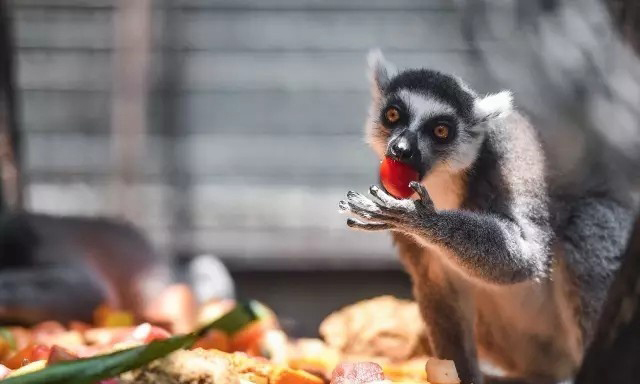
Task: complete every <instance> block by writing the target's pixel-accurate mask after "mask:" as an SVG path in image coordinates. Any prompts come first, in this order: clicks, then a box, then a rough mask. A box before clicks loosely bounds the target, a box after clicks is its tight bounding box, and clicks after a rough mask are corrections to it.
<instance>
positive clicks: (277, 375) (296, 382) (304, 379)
mask: <svg viewBox="0 0 640 384" xmlns="http://www.w3.org/2000/svg"><path fill="white" fill-rule="evenodd" d="M271 377H272V381H271V383H272V384H323V381H322V379H321V378H319V377H317V376H314V375H312V374H310V373H307V372H305V371H300V370H293V369H290V368H282V369H277V370H276V371H275V372H274V373H272V374H271Z"/></svg>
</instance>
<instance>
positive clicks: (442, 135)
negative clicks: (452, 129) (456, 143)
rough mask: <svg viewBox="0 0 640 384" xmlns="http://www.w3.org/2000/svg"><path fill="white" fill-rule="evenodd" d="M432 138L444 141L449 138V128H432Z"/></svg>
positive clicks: (440, 126) (444, 126) (441, 126)
mask: <svg viewBox="0 0 640 384" xmlns="http://www.w3.org/2000/svg"><path fill="white" fill-rule="evenodd" d="M433 136H435V137H436V138H438V139H440V140H446V139H447V138H448V137H449V127H447V126H446V125H442V124H440V125H436V127H435V128H433Z"/></svg>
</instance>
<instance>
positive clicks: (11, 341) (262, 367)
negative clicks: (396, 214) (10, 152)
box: [0, 296, 459, 384]
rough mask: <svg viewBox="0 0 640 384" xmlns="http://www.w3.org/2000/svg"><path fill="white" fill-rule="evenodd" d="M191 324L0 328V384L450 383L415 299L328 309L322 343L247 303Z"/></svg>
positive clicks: (116, 321)
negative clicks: (429, 351) (298, 335)
mask: <svg viewBox="0 0 640 384" xmlns="http://www.w3.org/2000/svg"><path fill="white" fill-rule="evenodd" d="M198 322H199V324H198V327H197V328H198V329H197V330H195V331H193V332H191V333H187V334H172V333H170V332H169V331H168V330H166V329H164V328H162V327H160V326H157V325H152V324H149V323H143V324H138V325H136V324H134V320H133V317H132V316H131V315H130V314H128V313H126V312H120V311H116V310H112V309H110V308H106V307H102V308H99V309H98V310H97V311H96V313H95V319H94V324H84V323H79V322H74V323H71V324H68V325H67V326H63V325H62V324H60V323H57V322H46V323H42V324H39V325H37V326H35V327H32V328H30V329H26V328H21V327H5V328H1V329H0V362H1V365H0V377H1V378H4V379H5V380H6V381H7V382H8V383H40V382H42V383H45V382H60V383H63V382H67V381H65V380H68V379H65V378H74V379H75V378H77V377H80V376H78V375H86V377H87V378H90V379H92V380H89V381H84V382H99V383H101V384H116V383H120V384H125V383H126V384H129V383H131V384H133V383H179V384H182V383H225V384H227V383H238V384H240V383H242V384H250V383H255V384H323V383H328V382H330V383H341V384H343V383H354V384H360V383H368V382H378V381H387V382H405V383H409V382H413V383H418V382H420V383H433V384H450V383H458V382H459V380H458V378H457V374H456V371H455V367H454V365H453V363H452V362H449V361H442V360H436V359H429V358H427V357H426V356H425V352H424V349H423V348H422V345H421V342H420V341H421V340H422V338H421V337H420V335H421V334H422V332H423V330H422V328H421V324H422V322H421V321H420V319H419V315H418V312H417V308H416V305H415V303H413V302H410V301H405V300H398V299H395V298H393V297H389V296H384V297H379V298H375V299H371V300H367V301H364V302H361V303H357V304H354V305H352V306H349V307H347V308H344V309H342V310H341V311H338V312H336V313H333V314H332V315H330V316H329V317H328V318H327V319H325V321H324V322H323V323H322V324H321V327H320V334H321V335H322V339H298V340H293V339H290V338H288V337H287V335H286V334H285V333H284V332H283V331H282V330H281V329H280V327H279V324H278V319H277V317H276V316H275V314H274V313H273V311H271V310H270V309H269V308H268V307H266V306H264V305H263V304H261V303H258V302H255V301H251V302H246V303H235V302H232V301H216V302H211V303H208V304H207V305H204V306H203V307H202V308H200V309H199V314H198ZM47 378H50V379H51V380H47Z"/></svg>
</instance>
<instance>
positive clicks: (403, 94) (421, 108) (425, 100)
mask: <svg viewBox="0 0 640 384" xmlns="http://www.w3.org/2000/svg"><path fill="white" fill-rule="evenodd" d="M398 95H399V96H400V98H401V99H402V101H404V102H405V103H406V104H407V106H408V107H409V109H410V110H411V111H412V112H413V114H414V116H417V117H418V118H417V119H414V121H413V124H421V123H422V122H423V121H424V120H425V119H429V118H431V117H434V116H437V115H443V114H455V109H453V107H451V106H450V105H448V104H445V103H443V102H440V101H438V100H436V99H434V98H432V97H428V96H425V95H422V94H419V93H414V92H410V91H407V90H402V91H400V92H399V93H398Z"/></svg>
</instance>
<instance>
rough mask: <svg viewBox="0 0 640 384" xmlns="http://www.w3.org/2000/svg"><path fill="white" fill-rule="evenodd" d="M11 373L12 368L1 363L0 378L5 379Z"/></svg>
mask: <svg viewBox="0 0 640 384" xmlns="http://www.w3.org/2000/svg"><path fill="white" fill-rule="evenodd" d="M10 373H11V370H10V369H9V368H7V367H5V366H4V365H2V364H0V380H1V379H4V378H5V377H7V375H9V374H10Z"/></svg>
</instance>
